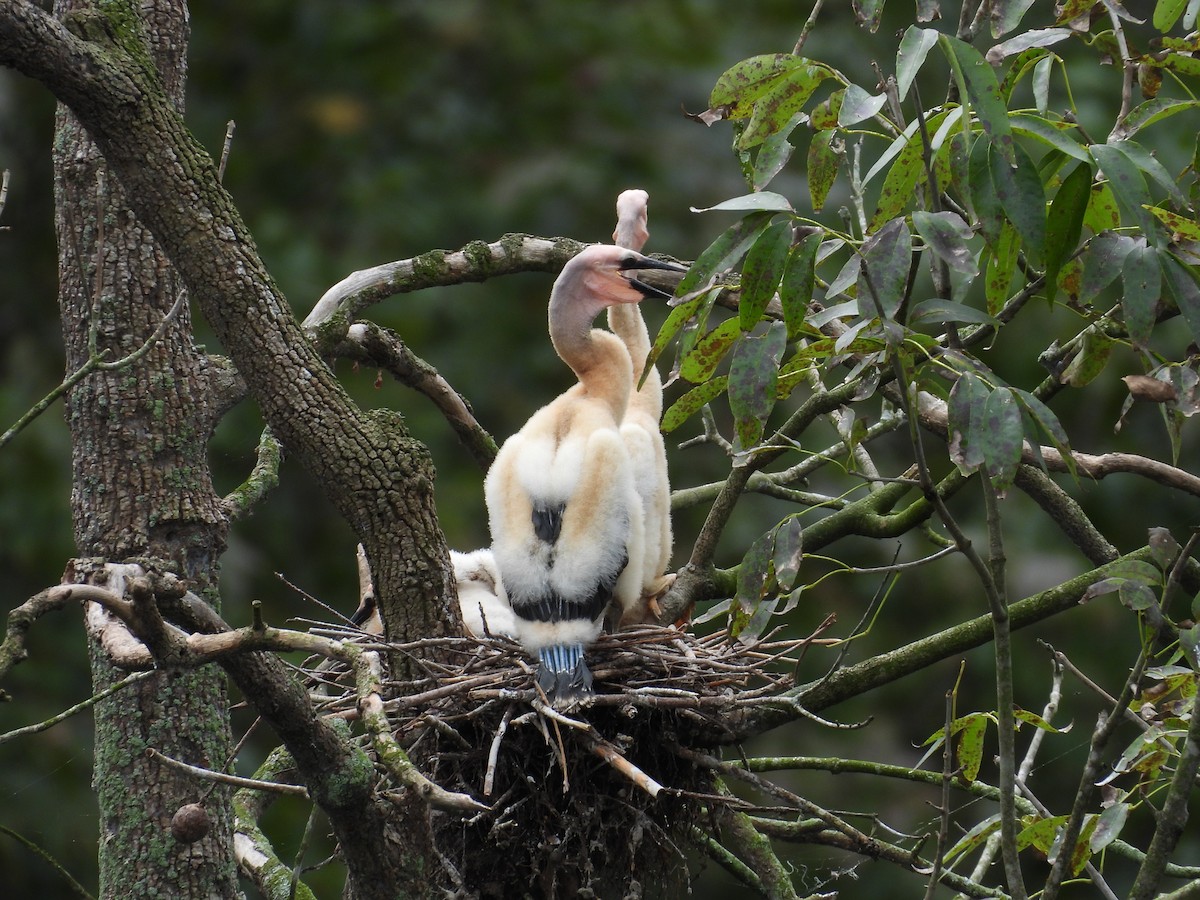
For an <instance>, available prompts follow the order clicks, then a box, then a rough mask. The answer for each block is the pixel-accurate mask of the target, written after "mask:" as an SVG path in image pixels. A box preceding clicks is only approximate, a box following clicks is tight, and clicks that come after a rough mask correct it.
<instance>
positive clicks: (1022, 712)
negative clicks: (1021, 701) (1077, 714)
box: [1013, 706, 1071, 734]
mask: <svg viewBox="0 0 1200 900" xmlns="http://www.w3.org/2000/svg"><path fill="white" fill-rule="evenodd" d="M1013 718H1014V719H1016V720H1017V721H1018V722H1024V723H1025V724H1026V725H1032V726H1033V727H1034V728H1037V729H1038V730H1040V731H1045V732H1047V733H1048V734H1064V733H1065V732H1068V731H1070V730H1071V726H1070V725H1067V727H1066V728H1055V727H1054V726H1053V725H1051V724H1050V723H1049V722H1047V721H1046V720H1045V719H1043V718H1042V717H1041V716H1039V715H1038V714H1037V713H1035V712H1030V711H1029V710H1027V709H1021V707H1019V706H1014V707H1013Z"/></svg>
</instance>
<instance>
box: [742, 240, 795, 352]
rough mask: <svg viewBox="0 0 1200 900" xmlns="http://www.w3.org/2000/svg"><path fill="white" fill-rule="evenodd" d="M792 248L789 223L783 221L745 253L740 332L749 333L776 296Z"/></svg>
mask: <svg viewBox="0 0 1200 900" xmlns="http://www.w3.org/2000/svg"><path fill="white" fill-rule="evenodd" d="M791 245H792V223H791V222H789V221H787V220H783V221H780V222H776V223H775V224H773V225H771V226H770V227H769V228H767V230H766V231H764V232H763V233H762V234H760V235H759V236H758V239H757V240H756V241H755V242H754V245H753V246H752V247H751V248H750V251H749V252H748V253H747V254H746V263H745V265H744V266H742V296H741V299H740V300H739V301H738V317H739V319H740V321H741V325H742V331H750V330H751V329H752V328H753V327H754V326H755V325H757V324H758V320H759V319H760V318H762V314H763V312H765V311H766V308H767V304H768V303H770V302H771V298H772V297H774V296H775V291H776V289H777V288H778V287H779V280H780V279H781V278H782V277H783V267H784V264H785V263H786V262H787V257H788V249H789V248H790V247H791Z"/></svg>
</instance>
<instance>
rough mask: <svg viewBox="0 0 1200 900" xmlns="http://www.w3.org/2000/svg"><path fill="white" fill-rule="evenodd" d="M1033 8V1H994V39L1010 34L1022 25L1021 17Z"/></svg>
mask: <svg viewBox="0 0 1200 900" xmlns="http://www.w3.org/2000/svg"><path fill="white" fill-rule="evenodd" d="M1031 6H1033V0H993V2H992V37H1000V36H1001V35H1004V34H1008V33H1009V32H1010V31H1012V30H1013V29H1014V28H1016V27H1017V26H1018V25H1020V24H1021V17H1022V16H1024V15H1025V13H1026V12H1028V11H1029V7H1031Z"/></svg>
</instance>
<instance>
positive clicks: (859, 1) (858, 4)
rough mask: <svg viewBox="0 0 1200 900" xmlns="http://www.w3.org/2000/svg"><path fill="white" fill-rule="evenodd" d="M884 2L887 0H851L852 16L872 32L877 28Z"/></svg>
mask: <svg viewBox="0 0 1200 900" xmlns="http://www.w3.org/2000/svg"><path fill="white" fill-rule="evenodd" d="M885 2H887V0H853V3H852V5H853V7H854V17H855V18H856V19H858V23H859V24H860V25H866V26H867V30H868V31H870V32H871V33H872V34H874V33H875V31H876V30H877V29H878V28H879V20H880V18H882V16H883V4H884V3H885Z"/></svg>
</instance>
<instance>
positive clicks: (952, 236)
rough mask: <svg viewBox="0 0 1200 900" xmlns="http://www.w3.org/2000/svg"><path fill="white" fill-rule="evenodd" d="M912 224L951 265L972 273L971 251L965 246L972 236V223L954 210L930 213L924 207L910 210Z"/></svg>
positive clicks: (958, 269) (940, 257) (935, 251)
mask: <svg viewBox="0 0 1200 900" xmlns="http://www.w3.org/2000/svg"><path fill="white" fill-rule="evenodd" d="M912 223H913V227H914V228H915V229H917V234H919V235H921V237H922V238H923V239H924V241H925V243H926V244H928V245H929V248H930V249H931V250H932V251H933V252H934V253H935V254H937V256H938V258H939V259H941V260H942V261H943V262H945V263H946V265H948V266H949V267H950V268H951V269H954V270H955V271H957V272H963V273H964V274H971V275H973V274H975V271H976V266H975V259H974V254H972V253H971V248H970V247H968V246H967V241H968V240H970V238H971V226H969V225H968V224H967V223H966V222H964V221H963V218H962V216H960V215H959V214H958V213H956V212H936V213H931V212H927V211H925V210H923V209H918V210H915V211H914V212H913V214H912Z"/></svg>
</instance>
